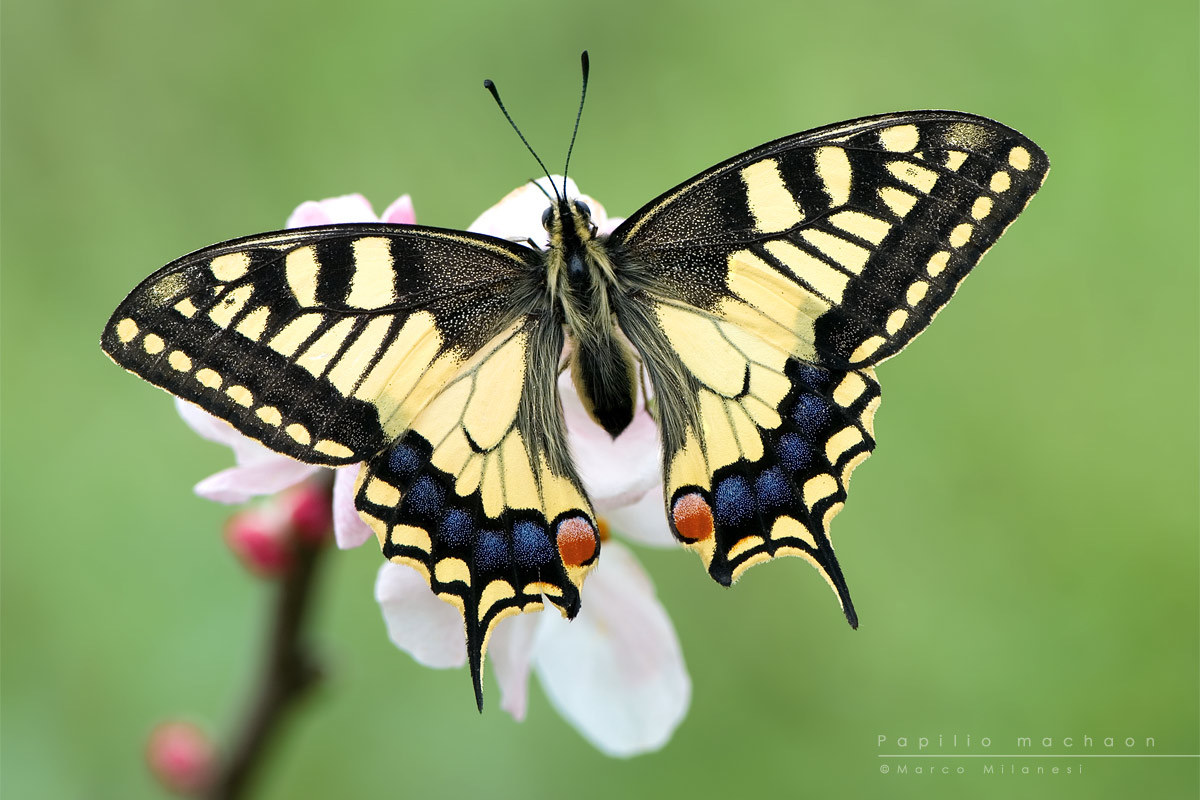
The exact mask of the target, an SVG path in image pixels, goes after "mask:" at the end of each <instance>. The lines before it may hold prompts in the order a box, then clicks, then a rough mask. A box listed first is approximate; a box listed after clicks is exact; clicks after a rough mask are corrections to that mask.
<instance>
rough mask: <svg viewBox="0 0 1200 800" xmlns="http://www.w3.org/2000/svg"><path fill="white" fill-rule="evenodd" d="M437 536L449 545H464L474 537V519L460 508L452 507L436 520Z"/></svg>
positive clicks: (469, 542)
mask: <svg viewBox="0 0 1200 800" xmlns="http://www.w3.org/2000/svg"><path fill="white" fill-rule="evenodd" d="M437 537H438V539H439V540H441V541H442V542H443V543H444V544H446V545H449V546H450V547H465V546H467V545H469V544H471V543H472V542H473V541H474V539H475V520H474V519H472V517H471V515H470V513H469V512H467V511H466V510H465V509H462V508H452V509H450V510H449V511H447V512H446V514H445V515H444V516H443V517H442V518H441V519H440V520H438V525H437Z"/></svg>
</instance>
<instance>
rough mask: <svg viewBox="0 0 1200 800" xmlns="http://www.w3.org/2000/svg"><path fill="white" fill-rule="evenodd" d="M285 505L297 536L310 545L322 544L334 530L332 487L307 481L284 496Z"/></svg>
mask: <svg viewBox="0 0 1200 800" xmlns="http://www.w3.org/2000/svg"><path fill="white" fill-rule="evenodd" d="M282 501H283V506H284V508H285V509H286V511H287V515H288V520H289V521H290V522H291V524H292V529H293V530H294V531H295V534H296V538H298V539H299V540H300V541H301V542H304V543H305V544H310V545H316V544H321V543H323V542H324V541H326V540H327V539H328V538H329V534H330V533H331V532H332V531H333V496H332V493H331V491H330V489H329V488H328V487H326V486H323V485H321V484H320V483H317V482H315V481H305V482H304V483H302V484H300V485H299V486H297V487H296V488H295V489H293V490H292V491H290V492H288V493H287V494H286V495H285V496H284V497H283V498H282Z"/></svg>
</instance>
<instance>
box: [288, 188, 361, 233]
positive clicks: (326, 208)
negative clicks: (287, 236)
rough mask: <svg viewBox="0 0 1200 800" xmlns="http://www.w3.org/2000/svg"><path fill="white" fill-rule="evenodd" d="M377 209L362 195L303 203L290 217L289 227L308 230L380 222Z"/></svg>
mask: <svg viewBox="0 0 1200 800" xmlns="http://www.w3.org/2000/svg"><path fill="white" fill-rule="evenodd" d="M378 221H379V217H377V216H375V209H373V208H371V204H370V203H369V202H367V198H365V197H363V196H362V195H361V194H346V195H342V196H341V197H327V198H326V199H324V200H321V201H319V202H313V201H312V200H309V201H307V202H304V203H301V204H300V205H299V206H298V207H297V208H296V210H295V211H293V212H292V215H291V216H290V217H288V221H287V227H289V228H306V227H308V226H310V225H336V224H338V223H340V222H378Z"/></svg>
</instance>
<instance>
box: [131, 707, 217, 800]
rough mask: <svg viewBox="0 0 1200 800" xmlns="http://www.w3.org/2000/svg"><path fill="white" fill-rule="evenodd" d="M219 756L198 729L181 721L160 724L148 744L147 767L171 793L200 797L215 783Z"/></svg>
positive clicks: (209, 741)
mask: <svg viewBox="0 0 1200 800" xmlns="http://www.w3.org/2000/svg"><path fill="white" fill-rule="evenodd" d="M216 762H217V752H216V748H215V747H214V746H213V743H212V740H211V739H209V738H208V735H207V734H206V733H205V732H204V731H203V730H202V729H201V728H200V727H199V726H197V725H194V724H192V723H190V722H183V721H180V720H172V721H169V722H163V723H160V724H159V725H158V726H157V727H156V728H155V729H154V730H153V731H151V732H150V737H149V739H147V740H146V763H147V765H148V766H149V767H150V771H151V772H152V773H154V777H155V778H157V779H158V781H159V783H161V784H162V785H163V786H164V787H166V788H167V789H168V790H169V791H171V792H173V793H175V794H178V795H182V796H184V797H195V796H198V795H199V794H200V793H201V792H203V791H204V789H205V788H207V787H208V785H209V784H210V783H211V782H212V779H213V776H214V772H215V769H216Z"/></svg>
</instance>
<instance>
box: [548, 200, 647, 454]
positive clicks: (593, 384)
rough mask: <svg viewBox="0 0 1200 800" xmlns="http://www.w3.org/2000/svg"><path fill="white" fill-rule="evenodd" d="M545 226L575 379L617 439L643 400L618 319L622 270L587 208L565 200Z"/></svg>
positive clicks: (552, 284)
mask: <svg viewBox="0 0 1200 800" xmlns="http://www.w3.org/2000/svg"><path fill="white" fill-rule="evenodd" d="M542 222H543V224H544V225H545V226H546V230H547V231H548V232H549V234H550V247H549V249H547V250H546V251H545V253H546V286H547V290H548V292H549V295H550V299H551V303H552V304H553V306H554V307H555V308H556V310H558V311H559V312H560V313H561V315H562V320H563V324H564V326H565V328H566V331H567V336H568V340H569V342H570V345H571V351H570V355H569V359H570V367H571V377H572V379H573V380H574V382H575V387H576V388H577V389H578V391H579V396H580V398H581V399H582V400H583V403H584V407H585V408H586V409H587V410H588V414H589V415H590V416H591V417H592V419H593V420H595V421H596V423H597V424H599V425H600V426H601V427H602V428H604V430H606V431H607V432H608V433H609V435H611V436H614V437H615V436H617V435H618V434H619V433H620V432H621V431H623V430H625V428H626V426H628V425H629V423H630V421H631V420H632V419H633V411H634V405H635V403H636V401H637V371H636V368H635V366H634V359H633V353H632V351H631V349H630V347H629V345H628V344H627V343H626V341H625V337H624V335H623V334H622V333H621V331H620V329H619V328H618V326H617V322H616V317H615V315H614V314H613V303H612V293H614V292H617V291H619V289H618V287H617V281H616V267H615V265H614V264H613V261H612V259H611V257H610V255H611V254H610V252H609V250H608V248H607V246H606V245H605V243H604V241H603V240H602V239H600V238H598V237H597V236H596V226H595V225H594V224H592V220H591V214H590V209H588V207H587V205H586V204H584V203H582V202H580V201H578V200H576V201H568V200H560V201H559V202H557V203H556V204H555V205H553V206H551V207H550V208H548V209H547V210H546V214H545V215H544V216H543V218H542Z"/></svg>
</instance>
